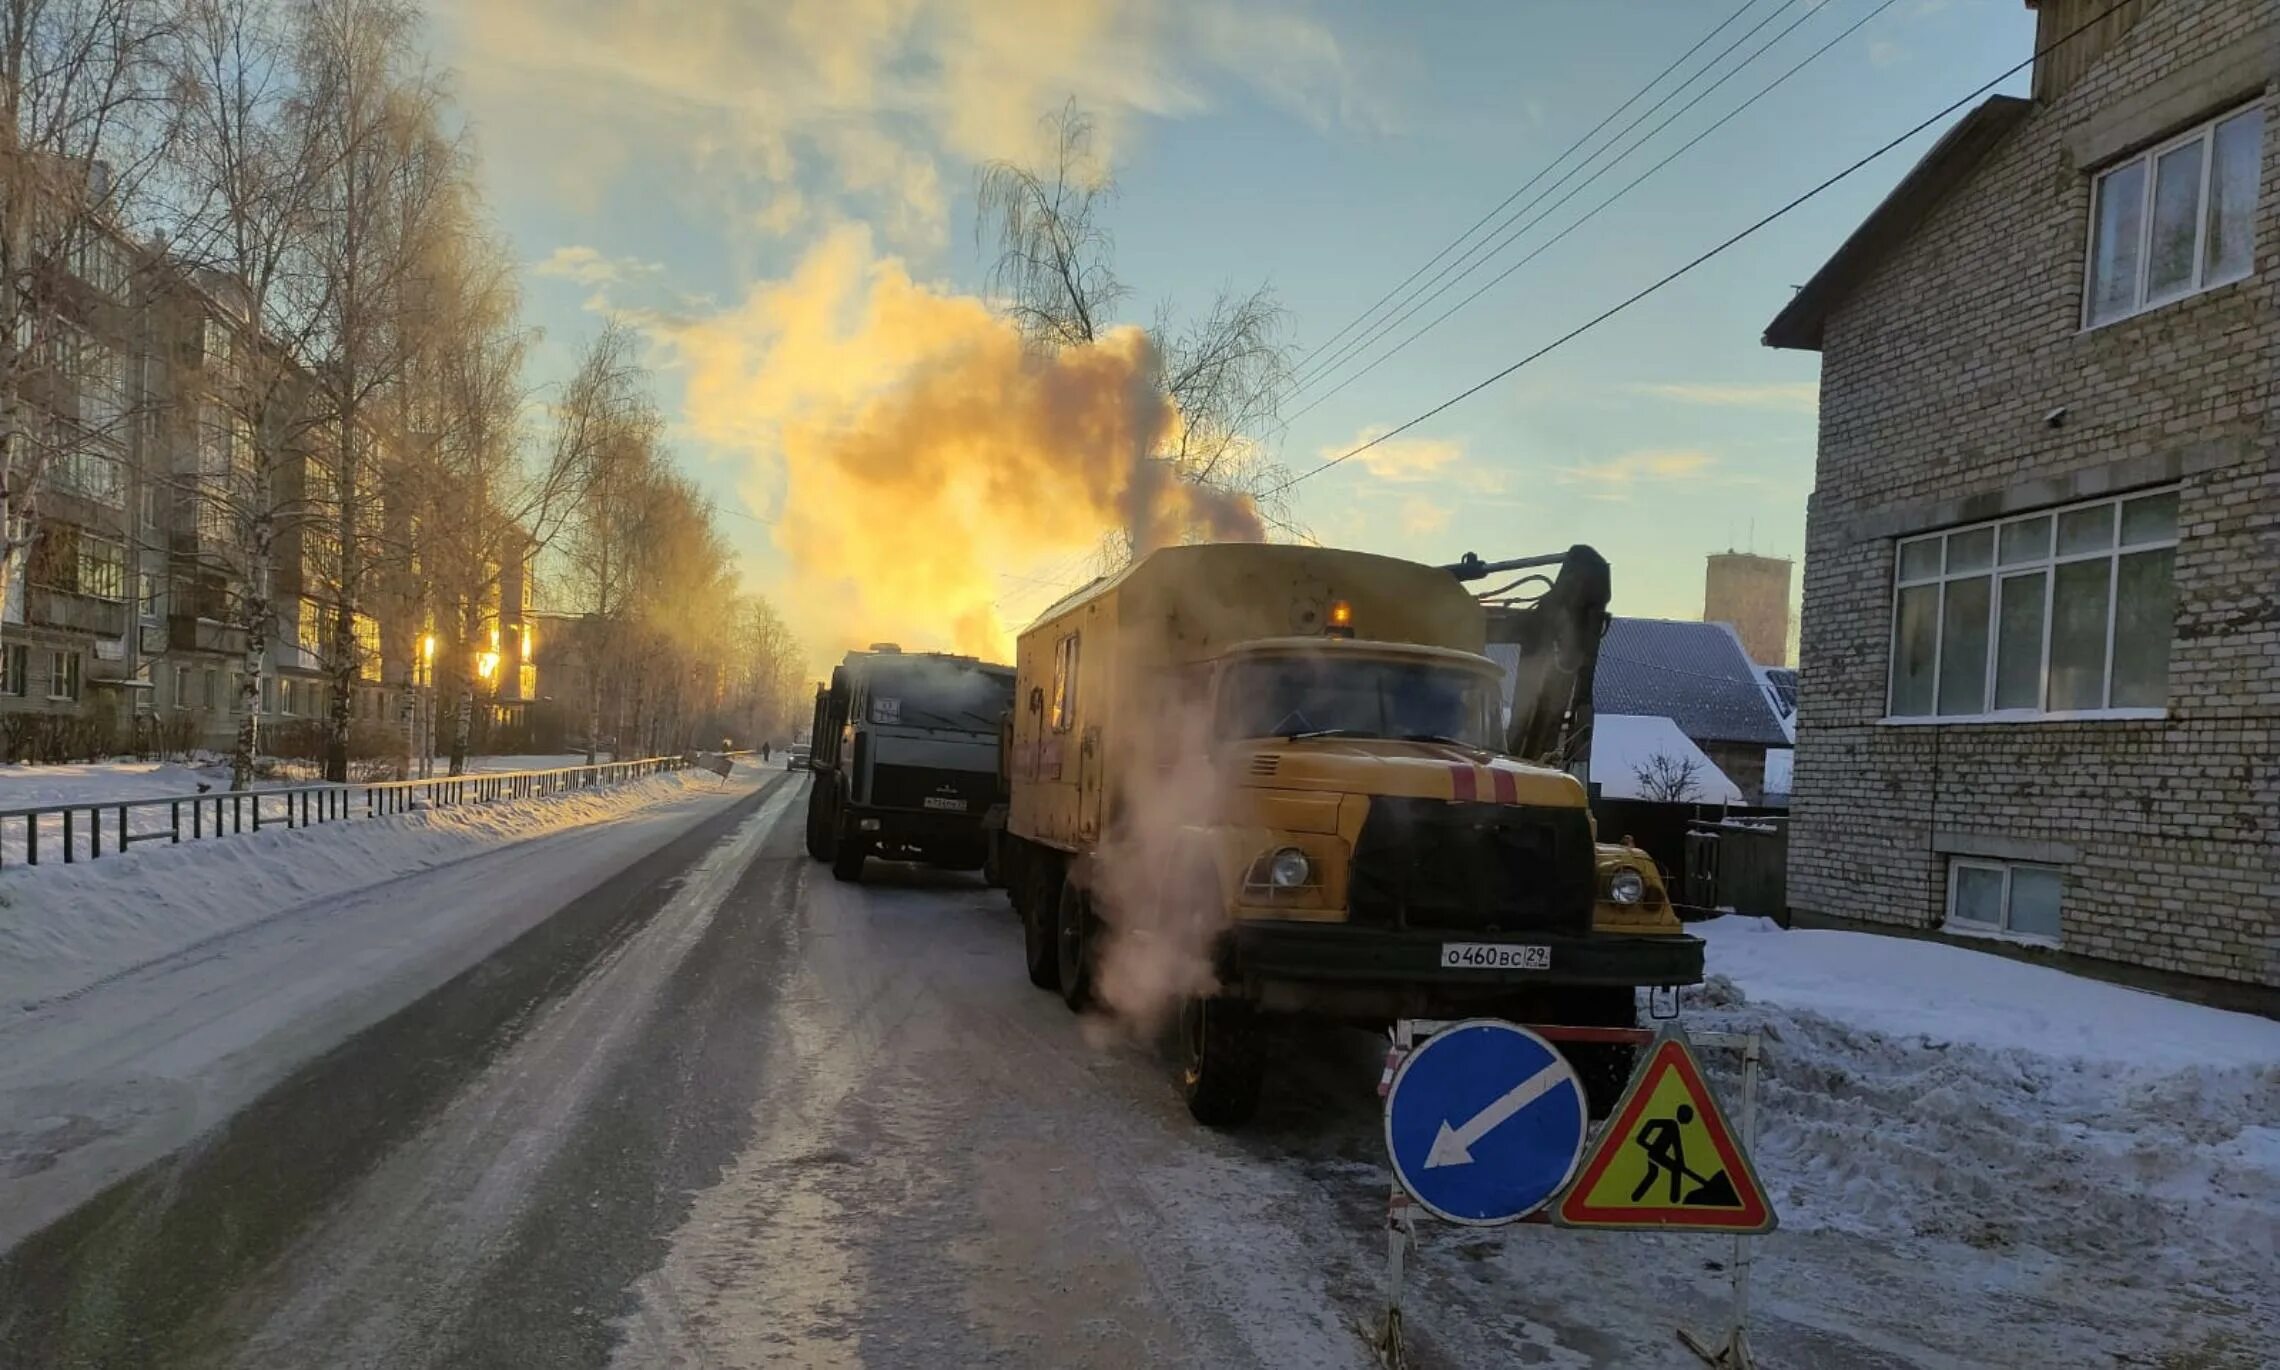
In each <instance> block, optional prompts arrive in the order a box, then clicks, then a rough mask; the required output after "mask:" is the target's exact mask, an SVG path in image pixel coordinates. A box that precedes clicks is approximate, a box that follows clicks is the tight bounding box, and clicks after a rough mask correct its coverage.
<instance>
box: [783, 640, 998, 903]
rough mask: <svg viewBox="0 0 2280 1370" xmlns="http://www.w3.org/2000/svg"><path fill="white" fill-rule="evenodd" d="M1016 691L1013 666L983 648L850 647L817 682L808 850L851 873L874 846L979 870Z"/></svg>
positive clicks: (856, 873)
mask: <svg viewBox="0 0 2280 1370" xmlns="http://www.w3.org/2000/svg"><path fill="white" fill-rule="evenodd" d="M1012 696H1013V671H1012V669H1011V668H1009V667H1005V666H992V665H989V664H987V663H984V662H982V661H979V660H976V659H975V658H973V657H969V656H952V655H949V654H947V653H941V652H905V651H902V650H900V649H899V648H896V647H894V646H892V645H891V644H885V643H882V644H878V645H875V646H873V647H872V648H871V649H870V650H869V651H864V652H849V653H848V654H847V658H846V660H844V661H842V662H841V663H840V664H839V666H838V667H836V668H835V669H834V670H833V671H832V673H831V681H830V683H829V684H827V685H821V686H818V687H817V689H816V695H815V720H814V726H813V728H812V730H811V732H810V737H811V739H812V743H813V747H814V750H813V752H812V753H811V755H810V757H809V760H808V769H810V770H811V771H813V772H814V773H815V784H814V786H813V787H812V788H811V789H810V791H809V793H808V813H807V849H808V854H809V855H810V856H813V857H814V858H815V859H816V860H818V861H828V862H830V863H831V872H832V874H833V875H835V876H837V877H838V878H839V879H841V880H860V879H861V878H862V875H863V863H864V862H865V860H867V859H868V858H870V857H873V856H877V857H881V858H883V859H886V860H898V861H924V862H927V863H929V864H931V865H936V866H941V867H945V868H948V869H952V870H975V869H979V868H980V867H981V866H982V864H983V861H984V857H985V854H986V851H985V843H984V839H983V832H982V818H983V815H984V814H985V813H986V812H987V811H988V810H989V808H990V806H991V804H992V803H993V802H994V801H995V800H996V798H997V789H998V732H999V720H1000V719H1002V718H1003V717H1004V715H1005V712H1006V710H1007V708H1008V707H1009V705H1010V703H1011V700H1012Z"/></svg>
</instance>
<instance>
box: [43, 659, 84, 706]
mask: <svg viewBox="0 0 2280 1370" xmlns="http://www.w3.org/2000/svg"><path fill="white" fill-rule="evenodd" d="M47 697H48V699H49V700H50V701H52V702H55V703H59V704H60V703H62V702H64V701H65V700H73V699H77V698H79V653H77V652H75V651H72V650H71V649H70V648H68V647H51V648H49V649H48V683H47Z"/></svg>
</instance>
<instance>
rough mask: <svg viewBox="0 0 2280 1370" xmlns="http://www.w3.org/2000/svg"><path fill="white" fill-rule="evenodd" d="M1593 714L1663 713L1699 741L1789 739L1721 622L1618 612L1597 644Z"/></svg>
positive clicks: (1769, 743)
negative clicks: (1631, 615) (1638, 615)
mask: <svg viewBox="0 0 2280 1370" xmlns="http://www.w3.org/2000/svg"><path fill="white" fill-rule="evenodd" d="M1591 707H1592V712H1593V713H1595V714H1599V715H1606V714H1644V715H1647V716H1649V717H1654V716H1660V717H1663V718H1668V719H1670V720H1671V721H1672V722H1674V723H1676V724H1677V725H1678V726H1679V729H1680V731H1682V732H1684V733H1685V734H1686V735H1687V736H1688V737H1691V738H1693V739H1694V740H1695V741H1697V742H1741V743H1748V744H1752V745H1756V746H1765V747H1786V746H1788V745H1790V738H1789V734H1788V733H1787V732H1785V731H1784V730H1783V729H1782V726H1781V720H1780V719H1778V718H1776V717H1775V716H1774V712H1773V706H1772V705H1771V704H1769V703H1768V702H1767V701H1766V697H1765V690H1764V688H1763V687H1762V686H1761V685H1760V684H1759V683H1758V677H1757V672H1756V671H1754V670H1752V669H1751V667H1750V659H1749V655H1748V654H1747V653H1745V652H1744V651H1743V650H1742V640H1741V638H1739V637H1737V636H1736V635H1735V633H1734V629H1733V626H1732V625H1731V624H1726V623H1688V622H1683V621H1679V620H1675V619H1665V618H1618V619H1616V620H1615V621H1614V622H1613V623H1611V624H1609V625H1608V628H1607V636H1606V637H1605V638H1604V639H1603V640H1602V641H1601V642H1600V644H1599V669H1598V673H1597V674H1596V675H1595V676H1594V678H1593V682H1592V689H1591Z"/></svg>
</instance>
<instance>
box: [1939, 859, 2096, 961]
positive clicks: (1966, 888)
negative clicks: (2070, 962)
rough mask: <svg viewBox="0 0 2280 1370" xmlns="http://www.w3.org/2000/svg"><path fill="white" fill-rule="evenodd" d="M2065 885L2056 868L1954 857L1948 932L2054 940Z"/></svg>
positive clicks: (1949, 871) (1948, 907) (2055, 939)
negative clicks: (2060, 898)
mask: <svg viewBox="0 0 2280 1370" xmlns="http://www.w3.org/2000/svg"><path fill="white" fill-rule="evenodd" d="M2065 883H2066V882H2065V878H2064V876H2063V874H2062V873H2061V872H2060V871H2059V870H2058V868H2056V867H2055V866H2031V865H2024V864H2021V863H2018V862H2014V861H1992V860H1987V859H1984V858H1981V857H1976V856H1958V857H1953V858H1950V860H1949V861H1948V904H1947V926H1948V930H1949V931H1951V932H1977V933H1992V934H1998V935H2004V936H2011V937H2021V938H2029V939H2032V940H2034V941H2039V942H2056V941H2058V932H2059V917H2058V906H2059V897H2060V895H2061V893H2062V892H2063V891H2064V888H2065Z"/></svg>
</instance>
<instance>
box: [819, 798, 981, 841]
mask: <svg viewBox="0 0 2280 1370" xmlns="http://www.w3.org/2000/svg"><path fill="white" fill-rule="evenodd" d="M847 813H848V817H849V819H850V820H851V822H852V825H853V827H854V829H855V835H856V836H857V837H859V838H861V839H862V840H863V842H864V843H865V844H867V845H869V846H872V847H874V848H876V847H897V848H899V847H938V846H939V847H949V846H970V847H972V848H973V849H974V850H976V851H979V850H981V846H982V816H981V815H980V814H979V813H950V812H943V811H939V810H932V809H875V808H870V807H868V806H865V805H861V804H856V805H850V806H849V807H848V810H847Z"/></svg>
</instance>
